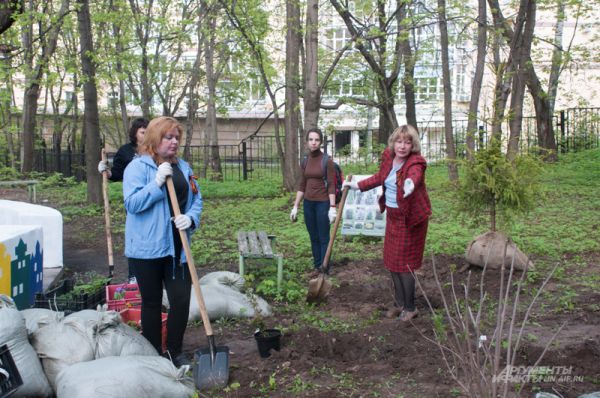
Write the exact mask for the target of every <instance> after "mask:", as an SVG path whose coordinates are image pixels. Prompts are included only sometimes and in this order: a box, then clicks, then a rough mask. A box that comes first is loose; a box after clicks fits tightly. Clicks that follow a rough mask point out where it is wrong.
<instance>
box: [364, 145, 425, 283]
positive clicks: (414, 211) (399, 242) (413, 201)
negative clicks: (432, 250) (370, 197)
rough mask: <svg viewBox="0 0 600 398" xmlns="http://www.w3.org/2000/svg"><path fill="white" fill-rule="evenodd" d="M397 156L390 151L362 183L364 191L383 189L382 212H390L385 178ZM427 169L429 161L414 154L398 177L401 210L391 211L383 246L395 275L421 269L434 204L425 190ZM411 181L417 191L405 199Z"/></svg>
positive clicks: (384, 260)
mask: <svg viewBox="0 0 600 398" xmlns="http://www.w3.org/2000/svg"><path fill="white" fill-rule="evenodd" d="M394 156H395V155H394V153H393V152H392V151H391V150H390V149H386V150H385V151H384V152H383V154H382V155H381V164H380V166H379V171H378V172H377V173H375V174H374V175H372V176H371V177H369V178H367V179H364V180H362V181H360V182H359V183H358V186H359V188H360V190H361V191H368V190H369V189H373V188H375V187H377V186H379V185H381V186H382V188H383V195H382V196H381V197H380V198H379V207H380V209H381V212H382V213H383V212H384V211H385V210H386V206H385V179H386V177H387V176H388V174H389V173H390V171H391V170H392V163H393V160H394ZM426 168H427V163H426V161H425V159H424V158H423V157H422V156H421V155H418V154H416V153H412V154H410V155H409V156H408V158H407V159H406V161H405V162H404V165H402V167H401V168H400V170H398V171H397V174H396V181H397V182H396V183H397V185H398V190H397V196H396V202H397V203H398V208H397V209H395V208H389V209H387V210H388V211H387V216H386V231H385V240H384V244H383V263H384V265H385V267H386V268H387V269H388V270H390V271H392V272H410V271H411V270H413V271H414V270H416V269H418V268H420V267H421V263H422V260H423V251H424V250H425V239H426V237H427V227H428V218H429V216H430V215H431V202H430V201H429V196H428V195H427V189H426V187H425V169H426ZM407 178H410V179H412V180H413V182H414V184H415V190H414V191H413V193H412V194H411V195H409V196H408V197H407V198H406V199H405V198H403V196H404V180H406V179H407Z"/></svg>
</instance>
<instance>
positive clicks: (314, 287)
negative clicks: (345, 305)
mask: <svg viewBox="0 0 600 398" xmlns="http://www.w3.org/2000/svg"><path fill="white" fill-rule="evenodd" d="M351 180H352V175H351V174H350V175H348V177H347V181H351ZM348 190H349V188H348V187H346V188H344V191H343V192H342V199H341V200H340V205H339V207H338V213H337V214H338V215H337V217H336V218H335V223H334V224H333V230H332V231H331V235H330V237H329V244H328V245H327V251H326V252H325V258H324V259H323V264H322V265H321V271H322V273H320V274H319V276H317V277H316V278H313V279H311V280H310V281H308V294H307V295H306V301H308V302H319V301H323V300H325V299H326V298H327V296H329V292H330V291H331V281H329V280H328V279H327V276H326V274H327V272H328V271H329V257H331V251H332V249H333V242H334V241H335V236H336V234H337V230H338V226H339V225H340V221H341V220H342V214H343V213H344V204H345V203H346V197H347V196H348Z"/></svg>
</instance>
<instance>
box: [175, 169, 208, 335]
mask: <svg viewBox="0 0 600 398" xmlns="http://www.w3.org/2000/svg"><path fill="white" fill-rule="evenodd" d="M167 191H169V198H171V206H173V214H174V215H175V217H177V216H178V215H180V214H181V210H179V202H178V201H177V195H176V194H175V186H174V185H173V179H172V178H171V177H170V176H168V177H167ZM178 231H179V236H180V237H181V244H182V245H183V250H184V251H185V257H186V258H187V264H188V269H189V270H190V276H191V277H192V285H193V286H194V294H195V295H196V301H197V302H198V307H199V308H200V316H201V317H202V323H203V324H204V331H205V332H206V336H207V337H210V336H212V335H213V330H212V326H211V325H210V319H209V318H208V313H207V312H206V304H204V298H203V297H202V290H201V289H200V281H199V280H198V274H197V273H196V266H195V265H194V258H193V257H192V250H191V249H190V243H189V241H188V237H187V234H186V232H185V231H184V230H181V229H178Z"/></svg>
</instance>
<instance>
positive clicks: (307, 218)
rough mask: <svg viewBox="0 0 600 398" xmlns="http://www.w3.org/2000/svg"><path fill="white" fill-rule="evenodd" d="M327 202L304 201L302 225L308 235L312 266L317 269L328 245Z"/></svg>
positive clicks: (321, 262)
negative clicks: (304, 225) (304, 226)
mask: <svg viewBox="0 0 600 398" xmlns="http://www.w3.org/2000/svg"><path fill="white" fill-rule="evenodd" d="M327 213H329V201H328V200H326V201H323V202H320V201H319V202H317V201H313V200H306V199H305V200H304V223H305V224H306V229H308V234H309V235H310V246H311V249H312V255H313V265H314V266H315V268H319V267H320V266H321V265H322V264H323V259H325V252H327V245H329V217H328V215H327Z"/></svg>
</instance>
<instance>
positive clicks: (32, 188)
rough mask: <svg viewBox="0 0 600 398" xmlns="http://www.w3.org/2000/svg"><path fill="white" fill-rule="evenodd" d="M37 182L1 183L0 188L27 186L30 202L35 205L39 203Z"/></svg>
mask: <svg viewBox="0 0 600 398" xmlns="http://www.w3.org/2000/svg"><path fill="white" fill-rule="evenodd" d="M37 184H38V181H37V180H22V181H0V186H4V187H14V186H16V185H25V186H27V196H28V197H29V202H31V203H35V202H37V191H36V187H37Z"/></svg>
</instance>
